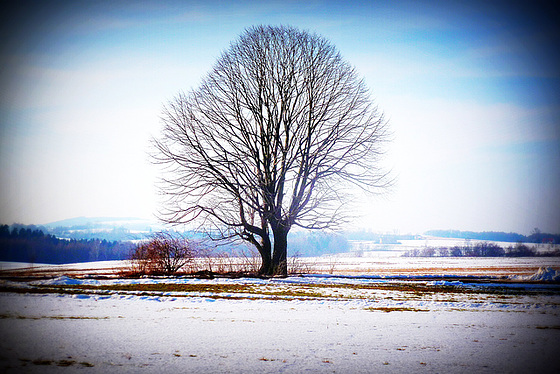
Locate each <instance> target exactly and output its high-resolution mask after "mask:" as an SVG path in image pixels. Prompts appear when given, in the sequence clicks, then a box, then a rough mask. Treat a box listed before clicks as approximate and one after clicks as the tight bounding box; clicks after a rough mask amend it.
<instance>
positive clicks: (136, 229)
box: [42, 217, 163, 241]
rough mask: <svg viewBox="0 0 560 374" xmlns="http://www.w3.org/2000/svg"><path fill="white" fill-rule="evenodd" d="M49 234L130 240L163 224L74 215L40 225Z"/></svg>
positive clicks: (146, 234) (59, 236) (66, 237)
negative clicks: (74, 216) (73, 216)
mask: <svg viewBox="0 0 560 374" xmlns="http://www.w3.org/2000/svg"><path fill="white" fill-rule="evenodd" d="M42 227H43V228H44V229H46V230H47V232H48V233H49V234H52V235H54V236H56V237H58V238H65V239H77V240H80V239H102V240H109V241H130V240H139V239H145V238H146V237H147V236H149V235H150V234H151V233H152V232H155V231H160V230H162V229H163V225H161V224H160V223H158V222H156V221H154V220H147V219H142V218H136V217H76V218H70V219H65V220H61V221H56V222H51V223H47V224H45V225H42Z"/></svg>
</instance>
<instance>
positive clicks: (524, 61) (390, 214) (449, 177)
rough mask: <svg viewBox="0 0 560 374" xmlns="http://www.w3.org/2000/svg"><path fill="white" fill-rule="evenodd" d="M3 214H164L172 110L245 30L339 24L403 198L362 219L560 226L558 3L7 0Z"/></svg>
mask: <svg viewBox="0 0 560 374" xmlns="http://www.w3.org/2000/svg"><path fill="white" fill-rule="evenodd" d="M3 6H4V7H5V9H3V11H2V12H0V13H2V14H3V15H2V16H1V17H3V18H2V19H1V21H2V22H0V25H2V26H0V32H1V35H0V36H1V40H2V42H1V44H0V64H1V66H2V69H1V71H0V85H1V96H0V135H1V138H0V152H1V153H0V154H1V158H0V166H1V169H0V170H1V174H0V191H1V196H0V222H5V223H12V222H22V223H28V224H30V223H34V224H42V223H47V222H51V221H56V220H60V219H65V218H70V217H76V216H139V217H147V218H150V217H152V215H153V214H154V213H155V211H156V210H157V208H158V204H159V203H158V199H159V198H158V196H157V192H156V189H155V186H154V184H155V181H156V178H157V170H155V169H154V167H153V166H152V165H150V163H149V158H148V156H147V153H148V151H149V140H150V137H151V136H154V135H157V134H158V132H159V129H160V126H161V123H160V120H159V116H160V113H161V109H162V106H163V105H164V104H165V103H166V102H167V101H168V100H170V99H172V98H173V96H174V95H175V94H177V93H178V92H180V91H188V90H190V89H193V88H196V86H197V84H198V83H199V82H200V80H201V79H202V78H203V76H204V74H206V73H207V72H208V71H209V69H210V68H211V66H212V64H213V63H214V61H215V60H216V58H217V57H218V56H219V55H220V52H221V51H223V50H225V49H226V48H227V47H228V45H229V43H230V42H231V41H233V40H235V39H236V38H237V37H238V35H239V34H240V33H241V32H242V31H243V30H244V29H245V28H246V27H249V26H251V25H256V24H273V25H278V24H289V25H292V26H296V27H299V28H302V29H307V30H309V31H312V32H316V33H318V34H321V35H323V36H324V37H326V38H328V39H330V40H331V41H332V42H333V44H335V45H336V46H337V47H338V49H339V50H340V52H341V53H342V55H343V56H344V57H345V58H346V60H348V61H349V62H350V63H351V64H353V65H355V66H356V68H357V70H358V72H359V74H360V75H361V76H363V78H364V80H365V82H366V84H367V85H368V87H369V88H370V91H371V96H372V99H374V100H375V102H376V103H377V104H378V105H379V108H380V109H381V110H382V111H383V112H384V113H385V114H386V116H387V117H388V118H389V120H390V125H391V129H392V131H393V138H394V140H393V142H392V144H391V145H390V147H389V152H388V155H387V158H386V160H385V162H386V164H387V166H388V167H391V168H392V169H393V171H394V174H395V176H397V178H398V179H397V184H396V186H395V187H394V188H393V190H392V191H390V193H387V194H386V195H384V196H381V197H374V198H372V197H360V198H361V199H364V203H363V204H360V206H361V207H362V210H363V211H362V212H361V213H362V214H363V216H362V218H360V219H358V220H357V221H356V222H355V225H356V226H359V227H362V228H367V229H371V230H374V231H388V230H398V231H399V232H422V231H424V230H428V229H446V228H452V229H460V230H474V231H491V230H495V231H517V232H521V233H529V232H530V231H531V230H532V229H533V228H534V227H539V228H540V229H541V230H543V231H553V232H560V193H559V191H560V167H559V166H560V131H559V127H560V125H559V124H560V122H559V120H560V91H559V88H560V85H559V82H560V72H559V69H558V66H560V51H559V48H558V46H560V36H559V30H558V14H559V12H558V9H556V8H554V7H553V6H551V5H549V4H547V3H545V2H543V3H540V2H536V3H535V2H531V3H528V4H518V3H512V2H501V1H498V2H491V4H487V2H472V1H471V2H458V1H456V2H453V1H451V2H435V1H434V2H406V1H391V2H389V1H388V2H373V1H372V2H367V1H362V2H347V1H340V2H336V1H309V2H300V1H276V2H267V1H263V2H249V1H246V2H225V1H224V2H218V1H198V2H197V1H192V2H189V1H186V2H185V1H181V2H180V1H162V2H119V1H117V2H114V1H110V2H109V1H107V2H106V1H80V2H71V1H45V2H20V3H19V5H17V6H14V5H12V6H11V7H9V8H8V7H6V6H5V5H3Z"/></svg>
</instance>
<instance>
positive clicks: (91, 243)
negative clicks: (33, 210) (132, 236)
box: [0, 225, 133, 264]
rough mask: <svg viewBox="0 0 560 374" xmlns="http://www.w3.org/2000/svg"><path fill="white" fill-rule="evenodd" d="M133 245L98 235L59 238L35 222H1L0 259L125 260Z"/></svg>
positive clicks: (32, 261)
mask: <svg viewBox="0 0 560 374" xmlns="http://www.w3.org/2000/svg"><path fill="white" fill-rule="evenodd" d="M132 247H133V244H132V243H126V242H117V241H107V240H100V239H89V240H85V239H82V240H66V239H58V238H57V237H55V236H54V235H50V234H45V233H44V232H43V231H42V230H41V229H39V228H37V227H36V226H22V225H18V226H13V227H11V228H10V226H8V225H0V261H15V262H28V263H45V264H65V263H74V262H88V261H107V260H124V259H127V258H128V257H129V254H130V251H131V249H132Z"/></svg>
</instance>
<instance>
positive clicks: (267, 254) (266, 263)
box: [258, 237, 273, 275]
mask: <svg viewBox="0 0 560 374" xmlns="http://www.w3.org/2000/svg"><path fill="white" fill-rule="evenodd" d="M258 249H259V254H260V255H261V268H260V269H259V274H260V275H272V273H273V267H272V255H271V253H272V244H271V243H270V239H269V238H267V237H263V238H262V243H261V246H260V247H258Z"/></svg>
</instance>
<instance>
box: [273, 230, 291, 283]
mask: <svg viewBox="0 0 560 374" xmlns="http://www.w3.org/2000/svg"><path fill="white" fill-rule="evenodd" d="M288 232H289V229H286V228H284V227H278V228H276V229H273V230H272V233H273V234H274V252H273V255H272V270H273V275H279V276H283V277H287V276H288Z"/></svg>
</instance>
